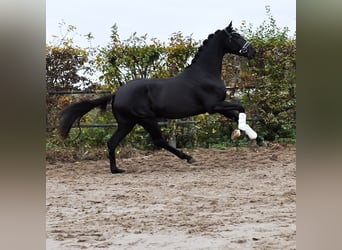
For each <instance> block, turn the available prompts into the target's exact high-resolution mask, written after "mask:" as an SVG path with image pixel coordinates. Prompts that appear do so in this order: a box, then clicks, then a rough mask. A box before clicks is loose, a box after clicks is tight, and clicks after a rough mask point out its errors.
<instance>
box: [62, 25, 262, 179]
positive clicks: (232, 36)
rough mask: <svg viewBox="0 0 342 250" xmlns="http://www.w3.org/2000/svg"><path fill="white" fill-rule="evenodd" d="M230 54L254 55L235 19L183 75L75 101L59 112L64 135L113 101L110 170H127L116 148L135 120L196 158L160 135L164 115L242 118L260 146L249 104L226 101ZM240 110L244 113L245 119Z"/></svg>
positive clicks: (211, 38)
mask: <svg viewBox="0 0 342 250" xmlns="http://www.w3.org/2000/svg"><path fill="white" fill-rule="evenodd" d="M226 53H232V54H236V55H240V56H244V57H247V58H249V59H250V58H253V57H254V56H255V54H256V51H255V49H254V48H253V47H252V46H251V44H250V43H249V42H247V41H246V40H245V39H244V38H243V37H242V36H241V35H240V34H238V33H237V32H236V31H234V30H233V28H232V22H230V24H229V25H228V26H227V27H226V28H225V29H223V30H217V31H216V32H215V34H210V35H209V36H208V39H206V40H205V41H204V42H203V44H202V46H201V47H200V48H199V50H198V52H197V54H196V55H195V57H194V59H193V61H192V63H191V65H189V66H188V67H187V68H186V69H185V70H184V71H183V72H182V73H180V74H179V75H177V76H175V77H171V78H166V79H159V78H157V79H138V80H133V81H131V82H129V83H128V84H126V85H124V86H122V87H121V88H119V89H118V91H117V92H116V93H114V94H112V95H108V96H104V97H101V98H98V99H95V100H86V101H81V102H78V103H74V104H71V105H70V106H69V107H67V108H66V109H64V110H63V111H62V112H61V124H60V127H59V132H60V135H61V136H62V137H63V138H66V137H67V136H68V134H69V131H70V129H71V127H72V125H73V123H74V122H75V121H76V120H79V119H80V118H81V117H82V116H83V115H85V114H86V113H87V112H89V111H90V110H91V109H93V108H95V107H100V108H101V109H102V110H105V108H106V106H107V104H108V103H109V102H111V104H112V112H113V114H114V116H115V118H116V121H117V123H118V128H117V130H116V132H115V133H114V134H113V135H112V137H111V138H110V140H109V141H108V143H107V145H108V150H109V160H110V169H111V172H112V173H121V172H124V170H122V169H119V168H118V167H117V166H116V161H115V148H116V147H117V145H118V144H119V143H120V141H121V140H122V139H123V138H124V137H125V136H126V135H127V134H128V133H129V132H130V131H131V130H132V129H133V127H134V126H135V125H136V124H140V125H141V126H142V127H143V128H144V129H145V130H146V131H147V132H148V133H149V134H150V136H151V138H152V141H153V142H154V144H155V145H156V146H158V147H161V148H164V149H166V150H168V151H170V152H171V153H173V154H175V155H176V156H178V157H179V158H181V159H186V160H187V161H188V162H189V163H192V162H194V159H193V158H192V157H191V156H190V155H187V154H185V153H183V152H181V151H179V150H177V149H176V148H174V147H172V146H170V145H169V144H168V143H167V141H166V140H165V139H163V138H162V134H161V130H160V127H159V126H158V120H159V119H162V118H166V119H178V118H184V117H189V116H194V115H198V114H202V113H205V112H208V113H209V114H213V113H220V114H222V115H224V116H225V117H227V118H229V119H231V120H233V121H235V122H239V129H241V130H244V131H245V132H246V134H247V135H249V137H250V138H251V139H256V141H257V143H258V145H262V144H263V141H262V139H261V138H259V137H258V136H257V135H256V133H255V132H254V131H253V130H252V129H251V128H250V127H249V126H248V125H247V124H246V123H245V119H246V118H245V114H244V112H245V109H244V108H243V107H242V106H241V105H240V104H238V103H233V102H226V101H225V98H226V89H225V85H224V83H223V81H222V80H221V69H222V58H223V56H224V54H226ZM241 115H244V117H243V118H241V117H240V116H241ZM239 118H240V119H239ZM243 119H244V121H243ZM246 126H247V127H246ZM251 131H252V132H251ZM248 132H249V133H248ZM251 133H252V135H251Z"/></svg>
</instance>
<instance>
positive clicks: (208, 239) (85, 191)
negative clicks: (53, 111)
mask: <svg viewBox="0 0 342 250" xmlns="http://www.w3.org/2000/svg"><path fill="white" fill-rule="evenodd" d="M189 153H191V155H192V156H193V157H194V158H196V160H197V162H196V163H194V164H191V165H190V164H188V163H186V162H183V161H182V160H179V159H178V158H176V157H175V156H173V155H171V154H170V153H168V152H166V151H164V150H158V151H154V152H152V153H151V152H150V153H139V154H135V155H134V156H131V157H129V158H120V159H118V166H119V167H120V168H124V169H126V170H127V172H126V173H124V174H120V175H113V174H111V173H110V170H109V166H108V162H107V160H96V161H90V160H84V161H80V162H73V163H70V162H69V163H66V162H58V161H57V162H53V163H48V164H47V168H46V206H47V213H46V237H47V240H46V249H49V250H57V249H58V250H63V249H68V250H69V249H71V250H72V249H139V250H140V249H272V250H273V249H282V250H284V249H296V146H295V145H294V144H286V145H280V144H275V145H268V146H266V147H260V148H259V147H254V146H249V147H243V148H229V149H225V150H218V149H194V150H191V151H190V152H189Z"/></svg>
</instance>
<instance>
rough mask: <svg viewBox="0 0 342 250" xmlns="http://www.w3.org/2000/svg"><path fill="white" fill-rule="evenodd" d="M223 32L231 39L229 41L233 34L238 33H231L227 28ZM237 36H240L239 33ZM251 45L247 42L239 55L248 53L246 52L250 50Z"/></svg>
mask: <svg viewBox="0 0 342 250" xmlns="http://www.w3.org/2000/svg"><path fill="white" fill-rule="evenodd" d="M223 31H224V32H225V33H226V34H227V36H228V37H229V39H231V38H232V34H233V33H236V32H231V33H230V32H229V31H228V30H227V28H225V29H224V30H223ZM236 34H238V33H236ZM249 45H250V43H249V42H248V41H246V42H245V44H244V45H243V46H242V47H241V49H240V50H239V53H240V54H243V53H246V52H247V49H248V47H249Z"/></svg>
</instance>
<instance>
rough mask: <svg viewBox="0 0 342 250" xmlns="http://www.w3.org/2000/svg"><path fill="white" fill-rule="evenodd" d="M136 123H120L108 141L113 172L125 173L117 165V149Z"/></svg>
mask: <svg viewBox="0 0 342 250" xmlns="http://www.w3.org/2000/svg"><path fill="white" fill-rule="evenodd" d="M134 125H135V124H120V123H119V124H118V128H117V130H116V131H115V133H114V134H113V135H112V137H111V138H110V139H109V141H108V142H107V146H108V151H109V162H110V171H111V172H112V173H113V174H118V173H123V172H125V170H123V169H120V168H118V167H117V166H116V159H115V149H116V147H117V146H118V144H119V143H120V142H121V141H122V139H123V138H125V136H126V135H127V134H128V133H129V132H131V131H132V129H133V127H134Z"/></svg>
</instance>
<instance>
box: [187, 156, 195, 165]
mask: <svg viewBox="0 0 342 250" xmlns="http://www.w3.org/2000/svg"><path fill="white" fill-rule="evenodd" d="M195 162H196V160H195V159H194V158H192V157H191V158H190V159H188V163H190V164H191V163H195Z"/></svg>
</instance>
